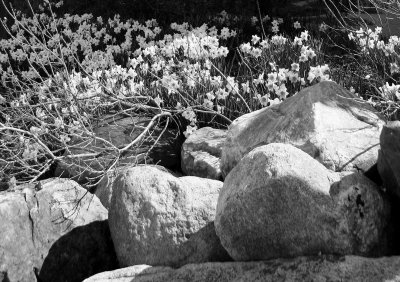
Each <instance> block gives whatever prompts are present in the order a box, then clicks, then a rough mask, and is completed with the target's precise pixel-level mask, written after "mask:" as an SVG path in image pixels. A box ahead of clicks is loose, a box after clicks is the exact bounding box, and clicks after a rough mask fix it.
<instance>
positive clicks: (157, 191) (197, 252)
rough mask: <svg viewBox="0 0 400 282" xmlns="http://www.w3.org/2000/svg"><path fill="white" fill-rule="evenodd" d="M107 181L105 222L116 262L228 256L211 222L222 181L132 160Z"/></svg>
mask: <svg viewBox="0 0 400 282" xmlns="http://www.w3.org/2000/svg"><path fill="white" fill-rule="evenodd" d="M112 185H113V187H112V190H113V195H112V198H111V204H110V208H109V225H110V231H111V235H112V239H113V242H114V246H115V250H116V253H117V257H118V261H119V263H120V265H121V266H130V265H135V264H149V265H169V266H181V265H184V264H187V263H198V262H206V261H219V260H226V259H229V256H228V255H227V253H226V251H225V250H224V249H223V248H222V246H221V245H220V242H219V239H218V237H217V236H216V234H215V229H214V224H213V220H214V217H215V209H216V205H217V199H218V193H219V190H220V188H221V187H222V182H220V181H217V180H211V179H202V178H199V177H194V176H185V177H181V178H177V177H175V176H173V175H172V174H170V173H168V172H165V171H162V170H160V169H159V168H156V167H153V166H137V167H133V168H129V169H126V170H124V171H123V172H121V174H120V175H118V176H117V178H116V179H115V181H114V182H113V184H112Z"/></svg>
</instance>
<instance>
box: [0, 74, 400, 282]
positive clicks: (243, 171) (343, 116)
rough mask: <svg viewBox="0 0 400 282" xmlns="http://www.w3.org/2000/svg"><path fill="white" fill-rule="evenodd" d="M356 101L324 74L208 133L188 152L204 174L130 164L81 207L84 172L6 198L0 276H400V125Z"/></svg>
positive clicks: (192, 168) (187, 167)
mask: <svg viewBox="0 0 400 282" xmlns="http://www.w3.org/2000/svg"><path fill="white" fill-rule="evenodd" d="M353 98H355V97H354V96H352V94H351V93H349V92H347V91H346V90H344V89H343V88H341V87H340V86H338V85H336V84H334V83H332V82H323V83H320V84H318V85H316V86H313V87H310V88H307V89H304V90H303V91H301V92H300V93H298V94H296V95H295V96H293V97H291V98H289V99H287V100H286V101H284V102H282V103H281V104H280V105H277V106H272V107H269V108H266V109H263V110H260V111H257V112H255V113H251V114H248V115H245V116H242V117H240V118H238V119H237V120H235V121H234V122H233V124H232V125H231V126H230V127H229V129H228V131H227V132H224V131H218V130H217V131H216V130H213V129H210V128H206V129H202V130H200V131H199V132H198V133H197V135H196V134H195V135H193V136H192V137H191V138H189V139H188V140H187V141H186V143H185V145H184V146H183V148H182V156H183V157H182V166H183V167H184V169H183V170H184V171H185V172H186V173H188V174H195V175H201V176H202V177H199V176H193V175H192V176H182V177H179V176H177V175H173V174H172V173H171V172H170V171H168V170H167V169H165V168H163V167H161V166H153V165H140V166H131V167H129V166H127V167H126V168H124V169H121V170H119V171H118V172H117V173H116V174H115V175H112V176H110V177H109V178H108V180H107V178H105V179H104V182H102V183H101V185H100V186H99V187H98V190H97V191H96V194H97V195H98V196H99V198H100V200H99V199H98V198H97V196H95V195H91V196H90V199H91V200H92V204H91V205H90V206H88V207H87V208H84V209H81V210H82V212H81V213H77V215H76V217H72V218H70V217H68V215H69V213H68V211H70V210H74V209H73V207H74V206H73V205H72V204H71V203H69V202H68V201H72V200H73V199H81V200H80V201H79V202H80V204H82V205H87V204H88V203H89V200H88V199H87V197H88V196H89V195H87V194H85V190H84V189H83V188H81V187H79V186H78V184H77V183H75V182H74V181H70V180H54V179H53V180H50V181H47V182H43V184H42V187H43V189H41V190H40V191H34V190H32V189H28V190H22V188H23V187H20V188H18V189H19V192H18V191H15V192H7V193H3V194H0V221H1V224H2V225H1V226H5V228H4V229H2V230H0V236H1V238H6V239H3V240H0V252H1V253H0V258H1V259H2V260H1V261H0V277H3V278H2V279H3V280H5V281H7V279H9V280H10V281H35V279H36V277H35V273H34V272H33V271H32V268H33V267H35V268H36V269H37V270H38V271H37V272H38V277H39V278H40V279H41V280H42V281H81V280H82V279H84V278H88V277H89V276H90V275H93V274H95V273H98V272H101V271H106V270H113V271H108V272H104V273H99V274H97V275H94V276H92V277H90V278H88V279H87V280H85V281H118V282H122V281H281V280H284V281H286V280H289V281H299V280H301V281H304V280H305V281H341V280H346V281H349V280H351V281H371V280H373V281H397V280H398V276H399V275H400V272H399V269H400V257H399V256H392V257H382V256H388V255H398V254H399V253H398V252H397V253H396V252H394V251H395V250H393V249H391V246H394V245H396V244H393V241H394V240H397V239H396V238H393V233H392V232H393V230H394V229H396V228H393V226H392V225H393V224H398V220H397V221H396V220H393V215H392V214H391V212H392V210H393V207H392V206H391V203H393V201H392V197H398V196H400V195H399V192H398V191H399V181H398V180H399V179H400V170H399V169H397V168H398V162H397V158H396V156H398V155H399V154H400V150H399V146H398V144H400V135H399V134H398V128H399V123H393V124H388V125H384V120H383V119H382V118H381V116H380V115H379V114H378V113H376V112H375V111H374V110H373V109H372V108H370V107H369V106H367V105H365V104H363V103H359V102H357V101H355V100H353ZM382 127H383V130H382V134H381V129H382ZM225 134H226V136H227V138H226V139H225V137H224V136H225ZM380 134H381V136H380ZM207 136H208V137H207ZM210 136H211V137H210ZM379 138H380V143H381V146H380V152H379V160H378V150H379V146H377V145H376V143H379ZM202 139H207V140H202ZM205 156H206V157H205ZM220 158H221V159H220ZM209 160H212V161H209ZM218 162H220V166H221V171H218V168H217V167H216V163H218ZM377 162H378V164H377V165H376V163H377ZM371 166H377V167H378V169H377V171H379V174H380V177H381V178H382V182H383V184H384V186H383V187H380V186H378V185H380V184H377V183H375V182H373V181H372V180H370V179H369V178H368V177H366V176H365V173H364V171H366V170H367V169H368V168H370V167H371ZM219 173H222V174H223V175H224V176H225V180H224V182H221V181H218V180H215V179H210V178H218V177H219V175H220V174H219ZM396 199H397V198H396ZM100 201H101V203H103V204H104V206H106V207H107V209H106V208H104V207H102V206H101V205H100ZM107 210H108V213H109V214H108V215H107ZM55 218H64V220H65V222H64V223H61V225H56V223H55V221H54V219H55ZM107 218H108V220H107ZM102 222H106V225H101V224H102ZM98 223H99V224H100V225H97V224H98ZM93 226H97V229H91V228H94V227H93ZM64 228H65V229H64ZM108 228H109V229H108ZM397 229H398V228H397ZM87 230H90V231H89V232H87ZM88 234H90V235H88ZM17 237H18V238H21V240H22V241H21V242H22V243H21V244H20V245H18V246H17V245H16V244H15V243H14V241H13V239H14V238H17ZM110 237H111V239H112V244H110V241H111V240H110ZM68 238H73V239H74V241H72V239H68ZM88 238H90V240H89V239H88ZM112 245H113V246H112ZM16 247H18V248H17V249H16ZM64 247H65V248H68V250H71V253H69V252H68V251H66V250H67V249H63V248H64ZM63 250H64V252H65V253H64V252H63ZM114 250H115V254H114ZM74 252H75V253H74ZM367 257H369V258H367ZM376 257H380V258H376ZM116 259H117V260H118V265H116ZM232 260H234V262H232ZM15 261H21V264H16V263H15ZM63 265H68V267H67V268H66V269H65V270H64V269H62V268H61V266H63ZM118 267H125V268H121V269H117V270H115V269H116V268H118ZM176 267H178V269H176ZM67 272H68V273H69V275H70V276H68V275H67V274H65V273H67ZM67 276H68V277H67ZM79 279H80V280H79Z"/></svg>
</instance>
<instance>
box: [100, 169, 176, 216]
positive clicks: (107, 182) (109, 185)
mask: <svg viewBox="0 0 400 282" xmlns="http://www.w3.org/2000/svg"><path fill="white" fill-rule="evenodd" d="M138 166H143V165H138ZM146 166H152V167H155V168H157V169H159V170H161V171H164V172H167V173H171V174H172V175H175V176H176V174H174V173H173V172H171V171H170V170H168V169H166V168H165V167H163V166H159V165H146ZM129 168H130V167H128V169H129ZM123 170H124V168H122V169H119V170H116V171H114V172H112V173H108V174H107V175H105V177H103V179H102V180H101V181H100V183H99V184H98V185H97V187H96V189H95V191H94V194H95V195H96V196H97V197H98V198H99V200H100V202H101V203H102V204H103V206H104V207H105V208H106V209H107V210H108V209H109V208H110V204H111V197H112V192H113V183H114V181H115V179H116V177H117V176H118V174H119V173H120V172H121V171H123Z"/></svg>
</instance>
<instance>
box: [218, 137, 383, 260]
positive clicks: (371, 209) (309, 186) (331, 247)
mask: <svg viewBox="0 0 400 282" xmlns="http://www.w3.org/2000/svg"><path fill="white" fill-rule="evenodd" d="M388 216H389V206H388V204H387V202H386V201H385V200H384V198H383V196H382V195H381V193H380V192H379V190H378V188H377V187H376V185H375V184H374V183H373V182H372V181H370V180H369V179H367V178H366V177H365V176H363V175H362V174H361V173H352V172H343V173H334V172H332V171H330V170H328V169H326V168H325V167H324V166H323V165H322V164H320V163H319V162H317V161H316V160H314V159H313V158H312V157H310V156H309V155H308V154H306V153H304V152H303V151H301V150H300V149H297V148H295V147H293V146H292V145H289V144H278V143H272V144H269V145H264V146H261V147H258V148H256V149H254V150H253V151H251V152H250V153H249V154H247V155H245V156H244V157H243V159H242V160H241V161H240V162H239V163H238V165H237V166H236V167H235V168H234V169H233V170H232V171H231V173H229V175H228V176H227V178H226V179H225V182H224V186H223V188H222V190H221V192H220V196H219V199H218V205H217V214H216V218H215V229H216V232H217V235H218V237H219V238H220V239H221V244H222V245H223V246H224V248H225V249H226V250H227V251H228V253H229V254H230V255H231V257H232V258H233V259H234V260H236V261H252V260H266V259H271V258H283V257H296V256H302V255H306V256H307V255H317V254H319V253H322V254H340V255H348V254H357V255H382V253H380V252H383V254H385V251H386V250H385V238H386V237H385V236H386V235H385V227H386V224H387V218H388Z"/></svg>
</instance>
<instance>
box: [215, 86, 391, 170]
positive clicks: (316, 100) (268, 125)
mask: <svg viewBox="0 0 400 282" xmlns="http://www.w3.org/2000/svg"><path fill="white" fill-rule="evenodd" d="M384 124H385V121H384V119H383V117H382V116H380V115H379V114H378V112H377V111H376V110H375V109H374V108H373V107H372V106H371V105H369V104H367V103H365V102H360V101H359V99H357V97H356V96H355V95H354V94H352V93H350V92H349V91H348V90H346V89H344V88H343V87H341V86H339V85H338V84H336V83H335V82H332V81H323V82H320V83H318V84H316V85H314V86H311V87H308V88H305V89H303V90H301V91H300V92H299V93H297V94H296V95H294V96H292V97H290V98H288V99H287V100H285V101H283V102H282V103H281V104H279V105H275V106H272V107H268V108H264V109H261V110H258V111H255V112H252V113H249V114H245V115H243V116H241V117H239V118H237V119H236V120H234V121H233V123H232V124H231V125H230V126H229V128H228V134H227V140H226V143H225V145H224V147H223V149H222V157H221V171H222V174H223V176H224V177H225V176H226V175H227V174H228V173H229V171H231V170H232V169H233V168H234V167H235V165H236V164H237V163H238V162H239V161H240V159H241V158H242V157H243V156H244V155H245V154H247V153H248V152H250V151H251V150H252V149H254V148H256V147H258V146H261V145H266V144H269V143H287V144H291V145H293V146H295V147H297V148H299V149H301V150H303V151H304V152H306V153H307V154H309V155H310V156H311V157H313V158H314V159H316V160H318V161H319V162H320V163H322V164H323V165H324V166H325V167H327V168H329V169H330V170H332V171H344V170H353V171H357V170H362V171H366V170H368V169H369V168H370V167H371V166H373V165H374V164H375V163H376V161H377V159H378V150H379V146H378V144H379V134H380V132H381V129H382V126H383V125H384Z"/></svg>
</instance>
